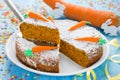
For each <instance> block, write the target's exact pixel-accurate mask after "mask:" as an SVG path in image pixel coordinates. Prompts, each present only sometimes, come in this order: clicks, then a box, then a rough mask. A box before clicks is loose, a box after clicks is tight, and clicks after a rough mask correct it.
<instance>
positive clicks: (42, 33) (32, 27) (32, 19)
mask: <svg viewBox="0 0 120 80" xmlns="http://www.w3.org/2000/svg"><path fill="white" fill-rule="evenodd" d="M41 18H42V19H41ZM20 31H21V33H22V37H23V38H25V39H27V40H30V41H33V42H34V43H36V44H40V45H53V46H57V44H59V43H60V37H59V31H58V29H57V27H56V25H55V24H54V23H53V22H52V21H50V20H48V19H46V18H44V17H43V16H42V15H38V14H36V13H33V12H30V13H29V18H27V19H26V20H25V21H23V22H22V23H21V24H20Z"/></svg>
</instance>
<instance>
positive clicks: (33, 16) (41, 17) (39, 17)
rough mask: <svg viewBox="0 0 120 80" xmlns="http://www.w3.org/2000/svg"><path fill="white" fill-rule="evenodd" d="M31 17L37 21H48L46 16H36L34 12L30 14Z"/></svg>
mask: <svg viewBox="0 0 120 80" xmlns="http://www.w3.org/2000/svg"><path fill="white" fill-rule="evenodd" d="M28 15H29V17H30V18H35V19H39V20H42V21H46V22H47V21H48V19H46V18H45V17H44V16H42V15H40V14H36V13H34V12H29V14H28Z"/></svg>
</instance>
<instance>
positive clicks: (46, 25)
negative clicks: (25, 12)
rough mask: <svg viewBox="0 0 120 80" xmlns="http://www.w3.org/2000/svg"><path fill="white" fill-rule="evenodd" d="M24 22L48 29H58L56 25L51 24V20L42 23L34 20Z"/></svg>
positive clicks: (27, 19)
mask: <svg viewBox="0 0 120 80" xmlns="http://www.w3.org/2000/svg"><path fill="white" fill-rule="evenodd" d="M23 22H26V23H29V24H34V25H38V26H45V27H48V28H53V29H57V27H56V25H55V24H54V23H53V22H51V21H50V20H48V21H42V20H39V19H34V18H26V19H25V21H23Z"/></svg>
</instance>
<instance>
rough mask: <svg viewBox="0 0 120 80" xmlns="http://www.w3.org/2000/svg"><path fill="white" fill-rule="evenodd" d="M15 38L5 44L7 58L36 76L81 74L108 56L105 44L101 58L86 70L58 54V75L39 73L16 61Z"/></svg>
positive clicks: (12, 37) (15, 34)
mask: <svg viewBox="0 0 120 80" xmlns="http://www.w3.org/2000/svg"><path fill="white" fill-rule="evenodd" d="M16 36H17V32H16V33H14V34H13V35H12V36H11V37H10V38H9V39H8V41H7V43H6V52H7V56H8V58H9V59H10V60H11V61H12V62H13V63H14V64H16V65H17V66H19V67H21V68H23V69H25V70H28V71H31V72H34V73H37V74H44V75H49V76H68V75H74V74H79V73H83V72H86V71H88V70H91V69H94V68H96V67H98V66H99V65H101V64H102V63H103V62H104V61H105V60H106V59H107V57H108V55H109V44H106V45H104V46H103V49H104V50H103V55H102V57H101V58H100V59H99V60H98V61H97V62H96V63H95V64H93V65H92V66H90V67H88V68H83V67H81V66H79V65H78V64H76V63H75V62H73V61H72V60H70V59H69V58H68V57H66V56H64V55H63V54H60V73H49V72H41V71H37V70H34V69H31V68H29V67H27V66H25V65H24V64H22V63H21V62H20V61H19V60H18V59H17V57H16V50H15V41H16Z"/></svg>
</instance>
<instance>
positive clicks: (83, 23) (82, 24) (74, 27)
mask: <svg viewBox="0 0 120 80" xmlns="http://www.w3.org/2000/svg"><path fill="white" fill-rule="evenodd" d="M85 25H86V21H81V22H79V23H77V24H75V25H74V26H72V27H71V28H70V29H69V31H72V30H75V29H77V28H80V27H83V26H85Z"/></svg>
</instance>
